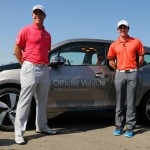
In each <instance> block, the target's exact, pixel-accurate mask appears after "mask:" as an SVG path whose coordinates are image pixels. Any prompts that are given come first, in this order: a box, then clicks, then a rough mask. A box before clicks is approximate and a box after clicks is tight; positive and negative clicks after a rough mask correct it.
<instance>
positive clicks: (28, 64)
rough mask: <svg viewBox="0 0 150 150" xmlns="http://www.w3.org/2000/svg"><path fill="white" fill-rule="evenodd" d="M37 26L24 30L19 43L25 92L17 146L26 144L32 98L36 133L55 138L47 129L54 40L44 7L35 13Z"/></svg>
mask: <svg viewBox="0 0 150 150" xmlns="http://www.w3.org/2000/svg"><path fill="white" fill-rule="evenodd" d="M32 18H33V24H32V25H28V26H26V27H24V28H23V29H21V30H20V32H19V33H18V36H17V39H16V45H15V49H14V51H15V55H16V58H17V60H18V61H19V63H20V64H21V65H22V68H21V72H20V80H21V92H20V97H19V101H18V104H17V111H16V119H15V142H16V143H17V144H25V143H26V142H25V140H24V138H23V135H24V133H25V130H26V125H27V120H28V114H29V109H30V104H31V100H32V97H33V96H34V97H35V100H36V132H40V133H47V134H55V133H56V131H54V130H52V129H50V128H49V127H48V125H47V116H46V105H47V100H48V93H49V88H50V80H49V67H48V65H49V60H48V51H49V50H50V49H51V36H50V34H49V33H48V32H47V31H46V30H45V28H44V26H43V24H44V19H45V18H46V13H45V10H44V7H43V6H41V5H36V6H34V7H33V9H32Z"/></svg>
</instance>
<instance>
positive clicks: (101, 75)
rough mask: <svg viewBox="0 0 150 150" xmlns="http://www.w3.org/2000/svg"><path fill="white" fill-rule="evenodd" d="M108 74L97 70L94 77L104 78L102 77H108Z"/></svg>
mask: <svg viewBox="0 0 150 150" xmlns="http://www.w3.org/2000/svg"><path fill="white" fill-rule="evenodd" d="M109 76H110V75H109V74H105V73H102V72H98V73H96V74H95V77H96V78H104V77H109Z"/></svg>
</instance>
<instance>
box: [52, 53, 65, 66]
mask: <svg viewBox="0 0 150 150" xmlns="http://www.w3.org/2000/svg"><path fill="white" fill-rule="evenodd" d="M65 62H66V59H65V58H64V57H62V56H57V57H55V58H53V59H52V61H51V62H50V67H53V68H57V67H59V66H62V65H64V64H65Z"/></svg>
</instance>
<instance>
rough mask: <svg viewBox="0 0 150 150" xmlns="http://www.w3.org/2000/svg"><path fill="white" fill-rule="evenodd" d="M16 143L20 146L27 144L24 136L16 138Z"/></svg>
mask: <svg viewBox="0 0 150 150" xmlns="http://www.w3.org/2000/svg"><path fill="white" fill-rule="evenodd" d="M15 142H16V143H17V144H19V145H21V144H25V140H24V138H23V136H21V135H17V136H15Z"/></svg>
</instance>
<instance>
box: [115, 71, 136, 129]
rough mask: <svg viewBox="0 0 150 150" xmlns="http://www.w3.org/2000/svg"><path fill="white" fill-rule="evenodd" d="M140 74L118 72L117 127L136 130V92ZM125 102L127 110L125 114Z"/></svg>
mask: <svg viewBox="0 0 150 150" xmlns="http://www.w3.org/2000/svg"><path fill="white" fill-rule="evenodd" d="M137 75H138V72H137V71H135V72H131V73H124V72H116V75H115V87H116V96H117V103H116V116H115V123H116V126H117V127H124V126H125V125H126V127H127V129H134V128H135V125H136V90H137V84H138V78H137ZM125 101H126V102H127V104H126V105H127V108H126V112H125Z"/></svg>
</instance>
